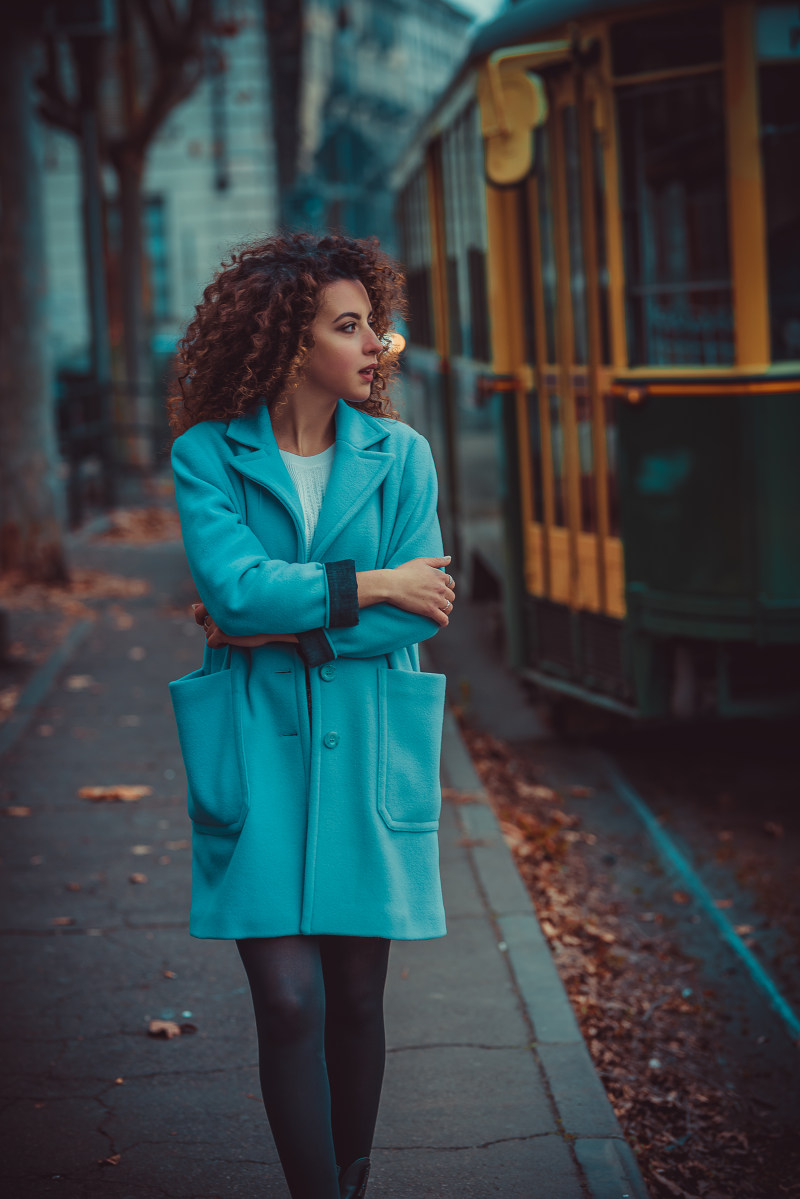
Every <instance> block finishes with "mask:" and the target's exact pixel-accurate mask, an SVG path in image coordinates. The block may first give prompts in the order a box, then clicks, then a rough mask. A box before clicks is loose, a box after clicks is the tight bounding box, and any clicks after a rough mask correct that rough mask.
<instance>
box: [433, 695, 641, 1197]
mask: <svg viewBox="0 0 800 1199" xmlns="http://www.w3.org/2000/svg"><path fill="white" fill-rule="evenodd" d="M442 781H443V783H444V784H445V786H448V787H452V788H453V789H454V790H456V791H459V792H461V794H462V796H469V797H471V799H466V800H464V799H462V802H460V803H459V805H458V807H457V810H456V817H457V820H458V823H459V825H460V827H461V831H462V834H463V836H464V838H465V841H466V842H467V848H466V853H467V855H468V856H469V858H470V859H471V862H472V865H473V868H474V870H475V874H476V877H477V879H478V882H479V885H480V889H481V892H482V898H483V901H484V904H485V906H486V908H487V911H488V914H489V916H490V918H491V919H492V920H493V922H494V924H495V926H496V928H497V930H498V932H499V935H500V938H501V942H500V944H501V948H504V949H505V954H504V956H505V958H506V961H507V963H508V969H509V973H510V975H511V978H512V982H513V984H514V986H515V987H516V990H517V993H518V995H519V997H520V1001H521V1003H522V1006H523V1009H524V1011H525V1013H526V1015H527V1017H528V1020H529V1021H530V1023H531V1026H532V1028H533V1031H534V1037H535V1040H534V1044H533V1050H534V1053H535V1055H536V1057H537V1059H538V1061H539V1064H540V1066H541V1069H542V1073H543V1075H544V1077H545V1079H546V1080H547V1085H548V1087H549V1090H550V1095H551V1099H552V1102H553V1105H554V1107H555V1109H556V1112H557V1114H558V1117H559V1120H560V1123H561V1126H562V1132H563V1134H564V1135H565V1136H566V1137H567V1138H568V1139H569V1140H570V1141H571V1142H572V1143H573V1148H574V1152H575V1156H576V1158H577V1161H578V1164H579V1166H580V1168H581V1170H582V1172H583V1175H584V1177H585V1180H586V1183H587V1186H588V1190H589V1193H590V1195H591V1196H592V1199H648V1192H647V1188H646V1187H645V1184H644V1179H643V1178H642V1176H641V1173H640V1171H639V1166H638V1163H637V1162H636V1158H635V1155H634V1153H633V1151H632V1150H631V1148H630V1146H629V1145H628V1143H627V1141H626V1140H625V1137H624V1135H623V1132H622V1129H621V1128H620V1126H619V1123H618V1121H617V1118H616V1116H615V1115H614V1112H613V1109H612V1107H611V1104H610V1102H609V1099H608V1096H607V1095H606V1092H605V1089H604V1087H603V1084H602V1083H601V1081H600V1078H599V1076H598V1074H597V1071H596V1070H595V1067H594V1063H593V1062H592V1059H591V1057H590V1055H589V1051H588V1049H587V1047H586V1043H585V1041H584V1039H583V1036H582V1034H581V1031H580V1029H579V1027H578V1023H577V1021H576V1019H575V1015H574V1013H573V1010H572V1005H571V1004H570V1002H569V999H568V998H567V993H566V991H565V989H564V984H563V983H562V982H561V978H560V976H559V974H558V971H557V970H556V966H555V962H554V960H553V956H552V954H551V952H550V947H549V945H548V943H547V941H546V939H545V936H544V934H543V932H542V930H541V928H540V926H539V921H538V918H537V916H536V910H535V908H534V906H533V903H532V902H531V899H530V896H529V895H528V892H527V890H526V888H525V884H524V883H523V881H522V879H521V877H520V875H519V872H518V871H517V867H516V865H515V863H514V859H513V856H512V853H511V850H510V849H509V847H508V846H507V844H506V842H505V839H504V838H503V834H502V832H501V829H500V826H499V824H498V822H497V818H496V816H495V814H494V811H493V809H492V807H491V805H490V803H489V797H488V795H487V794H486V791H485V789H484V787H483V784H482V783H481V781H480V779H479V778H478V775H477V774H476V772H475V767H474V766H473V764H472V760H471V758H470V756H469V753H468V751H467V748H466V745H465V744H464V741H463V739H462V737H461V733H460V732H459V729H458V725H457V724H456V721H455V718H454V716H453V714H452V712H451V711H450V709H449V707H448V708H447V709H446V710H445V718H444V727H443V731H442Z"/></svg>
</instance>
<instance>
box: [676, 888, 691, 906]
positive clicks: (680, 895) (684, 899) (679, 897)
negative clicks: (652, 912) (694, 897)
mask: <svg viewBox="0 0 800 1199" xmlns="http://www.w3.org/2000/svg"><path fill="white" fill-rule="evenodd" d="M672 902H673V903H679V904H687V903H689V896H688V895H687V893H686V892H685V891H673V892H672Z"/></svg>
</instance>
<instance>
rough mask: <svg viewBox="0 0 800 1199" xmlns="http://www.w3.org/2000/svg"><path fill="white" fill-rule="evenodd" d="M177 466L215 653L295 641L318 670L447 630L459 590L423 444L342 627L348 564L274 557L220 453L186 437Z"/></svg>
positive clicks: (203, 615)
mask: <svg viewBox="0 0 800 1199" xmlns="http://www.w3.org/2000/svg"><path fill="white" fill-rule="evenodd" d="M182 443H183V444H182ZM172 464H173V470H174V474H175V496H176V500H177V504H178V511H179V514H180V518H181V529H182V533H183V540H184V547H185V549H186V554H187V559H188V561H189V566H190V569H191V571H192V575H193V577H194V580H195V583H196V585H197V587H198V591H199V592H200V595H201V597H204V602H200V603H198V604H197V605H195V606H194V615H195V620H196V621H197V623H198V624H202V625H203V626H204V627H205V630H206V636H207V638H208V644H209V645H210V646H212V647H214V646H218V645H225V644H231V645H240V646H250V647H253V646H260V645H267V644H269V643H271V642H292V643H293V642H296V643H298V644H299V647H300V652H301V654H302V655H303V657H304V658H305V660H306V661H307V662H308V664H309V665H319V664H320V663H321V662H324V661H327V660H329V659H330V658H335V657H337V656H340V655H342V656H351V657H369V656H373V655H377V654H383V653H389V652H391V651H392V650H393V649H397V648H400V647H401V646H404V645H410V644H413V643H415V642H419V641H423V640H425V639H426V638H427V637H430V636H432V635H433V633H435V632H437V631H438V629H439V628H442V627H444V626H446V625H447V624H448V623H449V615H448V614H449V613H450V612H451V611H452V605H453V603H454V601H455V590H454V587H455V584H454V582H453V580H452V577H451V576H450V575H449V574H445V573H444V568H445V567H446V566H448V565H449V562H450V558H449V557H446V556H444V555H443V554H442V552H441V550H442V544H441V533H440V530H439V524H438V520H437V518H436V493H437V486H436V473H435V469H434V466H433V459H432V457H431V453H430V448H429V447H428V445H427V442H425V441H424V439H422V438H420V439H418V440H417V441H415V442H414V444H413V445H412V446H411V447H410V448H409V452H408V454H407V457H406V461H405V465H404V470H403V476H402V479H401V483H400V488H399V498H398V503H397V508H396V512H395V516H394V520H393V526H392V529H391V536H390V538H389V541H388V546H387V550H386V553H385V555H384V563H385V565H384V566H383V568H381V569H377V570H367V571H359V572H357V573H356V574H355V583H356V585H357V605H353V607H354V611H353V613H352V619H347V620H337V618H336V614H335V612H334V608H335V604H334V602H333V598H332V593H331V591H330V587H331V582H332V581H333V580H334V576H335V574H336V570H337V568H345V567H346V564H344V563H340V564H327V565H323V564H322V563H315V562H309V563H287V562H283V561H278V560H275V559H271V558H269V556H268V555H267V554H266V553H265V551H264V547H263V546H262V544H261V542H260V541H258V539H257V538H256V536H255V534H254V533H253V532H252V530H250V529H249V528H248V527H247V526H246V525H245V524H244V521H243V520H242V517H241V516H240V514H239V512H238V510H237V508H236V506H235V504H234V503H233V499H232V497H231V495H230V494H229V485H228V482H227V479H226V477H225V472H224V467H223V466H222V464H221V462H220V461H219V459H218V458H217V456H216V455H214V454H209V453H208V450H207V449H205V450H204V448H203V446H202V443H201V444H200V446H196V445H195V444H194V443H193V442H191V441H189V442H187V441H186V440H185V439H184V438H179V439H178V441H176V442H175V444H174V446H173V450H172ZM349 570H350V571H351V572H352V562H351V563H350V565H349ZM350 578H351V579H352V574H351V575H350ZM356 606H357V611H356V610H355V608H356ZM265 625H266V626H267V627H268V628H269V626H272V628H271V631H269V632H265V631H264V626H265ZM345 626H349V627H345Z"/></svg>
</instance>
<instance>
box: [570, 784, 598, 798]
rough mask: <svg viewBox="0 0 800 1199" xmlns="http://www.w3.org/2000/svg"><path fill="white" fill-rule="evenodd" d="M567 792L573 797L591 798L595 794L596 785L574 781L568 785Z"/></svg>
mask: <svg viewBox="0 0 800 1199" xmlns="http://www.w3.org/2000/svg"><path fill="white" fill-rule="evenodd" d="M567 793H568V794H569V795H571V796H572V797H573V799H589V798H590V796H592V795H594V787H586V786H584V785H583V784H582V783H573V784H572V786H571V787H567Z"/></svg>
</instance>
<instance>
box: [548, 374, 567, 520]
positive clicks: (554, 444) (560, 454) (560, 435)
mask: <svg viewBox="0 0 800 1199" xmlns="http://www.w3.org/2000/svg"><path fill="white" fill-rule="evenodd" d="M549 404H550V451H551V457H552V460H553V524H554V525H565V524H566V523H567V522H566V506H565V504H564V426H563V423H562V420H561V398H560V396H558V395H556V394H555V393H553V392H551V393H550V397H549Z"/></svg>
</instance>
